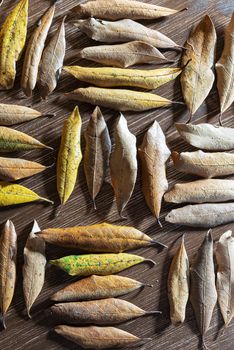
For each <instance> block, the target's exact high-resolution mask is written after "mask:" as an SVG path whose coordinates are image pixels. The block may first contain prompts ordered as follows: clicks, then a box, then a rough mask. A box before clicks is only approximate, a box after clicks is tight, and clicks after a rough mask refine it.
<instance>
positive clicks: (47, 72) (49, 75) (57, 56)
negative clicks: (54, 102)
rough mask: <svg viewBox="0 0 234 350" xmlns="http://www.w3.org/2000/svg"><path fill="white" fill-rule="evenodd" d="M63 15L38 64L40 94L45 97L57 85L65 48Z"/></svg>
mask: <svg viewBox="0 0 234 350" xmlns="http://www.w3.org/2000/svg"><path fill="white" fill-rule="evenodd" d="M64 21H65V17H63V19H62V22H61V24H60V26H59V28H58V29H57V30H56V32H55V34H54V35H53V37H52V38H51V40H50V42H49V43H48V45H47V46H46V48H45V50H44V52H43V55H42V58H41V63H40V66H39V71H38V85H39V90H40V95H41V96H42V97H43V98H46V97H47V96H48V95H49V94H51V92H53V91H54V89H55V88H56V86H57V83H58V80H59V76H60V73H61V69H62V66H63V60H64V56H65V50H66V41H65V26H64Z"/></svg>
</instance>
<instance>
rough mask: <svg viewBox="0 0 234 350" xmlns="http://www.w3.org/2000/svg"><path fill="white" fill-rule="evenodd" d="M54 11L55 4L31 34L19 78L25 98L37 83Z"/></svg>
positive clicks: (30, 94) (30, 93)
mask: <svg viewBox="0 0 234 350" xmlns="http://www.w3.org/2000/svg"><path fill="white" fill-rule="evenodd" d="M54 11H55V4H54V5H53V6H51V7H50V8H49V9H48V10H47V11H46V13H45V14H44V15H43V17H42V18H41V20H40V21H39V23H38V25H37V27H36V29H35V30H34V32H33V33H32V35H31V37H30V40H29V43H28V46H27V49H26V53H25V57H24V64H23V70H22V76H21V88H22V90H23V92H24V93H25V95H26V96H28V97H30V96H32V91H33V90H34V88H35V86H36V82H37V75H38V68H39V63H40V60H41V56H42V51H43V49H44V45H45V41H46V38H47V34H48V32H49V29H50V26H51V23H52V20H53V17H54Z"/></svg>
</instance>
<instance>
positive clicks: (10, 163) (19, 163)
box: [0, 157, 46, 181]
mask: <svg viewBox="0 0 234 350" xmlns="http://www.w3.org/2000/svg"><path fill="white" fill-rule="evenodd" d="M45 169H46V166H44V165H42V164H39V163H36V162H31V161H29V160H25V159H20V158H4V157H0V180H4V181H16V180H19V179H23V178H25V177H28V176H32V175H35V174H38V173H40V172H41V171H44V170H45Z"/></svg>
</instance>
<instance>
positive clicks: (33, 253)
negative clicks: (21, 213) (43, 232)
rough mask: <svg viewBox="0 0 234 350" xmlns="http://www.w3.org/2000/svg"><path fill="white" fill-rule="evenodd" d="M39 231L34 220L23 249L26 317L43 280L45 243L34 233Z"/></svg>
mask: <svg viewBox="0 0 234 350" xmlns="http://www.w3.org/2000/svg"><path fill="white" fill-rule="evenodd" d="M39 231H40V227H39V226H38V224H37V222H36V220H34V224H33V228H32V231H31V233H30V234H29V237H28V239H27V242H26V246H25V248H24V266H23V290H24V300H25V304H26V309H27V313H28V316H29V317H30V318H31V316H30V310H31V307H32V305H33V303H34V302H35V300H36V299H37V297H38V295H39V294H40V292H41V290H42V287H43V284H44V279H45V266H46V257H45V242H44V241H43V240H42V239H40V238H39V237H38V236H37V235H36V233H37V232H39Z"/></svg>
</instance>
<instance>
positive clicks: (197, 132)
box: [175, 123, 234, 151]
mask: <svg viewBox="0 0 234 350" xmlns="http://www.w3.org/2000/svg"><path fill="white" fill-rule="evenodd" d="M175 127H176V129H177V131H178V133H179V134H180V136H181V137H182V138H183V139H184V140H185V141H186V142H188V143H189V144H190V145H192V146H194V147H197V148H200V149H204V150H207V151H229V150H233V149H234V129H233V128H225V127H222V126H215V125H211V124H205V123H204V124H198V125H193V124H179V123H176V124H175Z"/></svg>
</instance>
